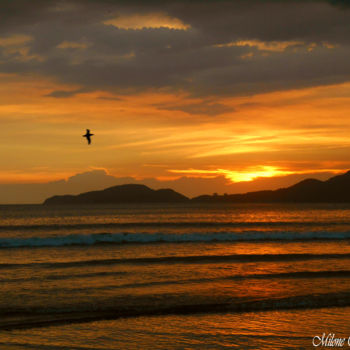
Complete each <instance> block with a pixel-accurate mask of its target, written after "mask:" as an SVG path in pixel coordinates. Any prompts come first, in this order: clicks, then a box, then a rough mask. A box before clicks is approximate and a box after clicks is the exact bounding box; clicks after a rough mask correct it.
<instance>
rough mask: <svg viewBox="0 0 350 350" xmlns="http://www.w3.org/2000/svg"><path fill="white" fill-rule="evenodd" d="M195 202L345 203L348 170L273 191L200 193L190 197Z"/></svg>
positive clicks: (349, 181)
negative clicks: (329, 176)
mask: <svg viewBox="0 0 350 350" xmlns="http://www.w3.org/2000/svg"><path fill="white" fill-rule="evenodd" d="M192 200H193V201H196V202H234V203H249V202H250V203H254V202H256V203H273V202H292V203H293V202H295V203H306V202H313V203H315V202H316V203H322V202H323V203H327V202H328V203H337V202H339V203H345V202H350V171H348V172H347V173H345V174H342V175H337V176H334V177H331V178H330V179H328V180H326V181H320V180H316V179H306V180H303V181H301V182H298V183H297V184H295V185H293V186H290V187H287V188H280V189H278V190H275V191H257V192H248V193H245V194H231V195H212V196H210V195H202V196H198V197H195V198H193V199H192Z"/></svg>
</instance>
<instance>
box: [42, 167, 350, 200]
mask: <svg viewBox="0 0 350 350" xmlns="http://www.w3.org/2000/svg"><path fill="white" fill-rule="evenodd" d="M189 201H191V202H232V203H274V202H276V203H277V202H285V203H287V202H291V203H293V202H294V203H307V202H311V203H312V202H313V203H322V202H323V203H327V202H328V203H337V202H338V203H346V202H350V171H348V172H347V173H345V174H342V175H337V176H334V177H331V178H330V179H328V180H326V181H320V180H316V179H306V180H303V181H301V182H298V183H297V184H295V185H293V186H290V187H287V188H280V189H278V190H274V191H272V190H266V191H257V192H248V193H244V194H229V195H228V194H225V195H217V194H214V195H201V196H198V197H195V198H192V200H190V199H189V198H187V197H186V196H184V195H182V194H180V193H178V192H175V191H174V190H172V189H161V190H152V189H151V188H149V187H147V186H145V185H138V184H129V185H121V186H113V187H109V188H106V189H105V190H102V191H91V192H85V193H82V194H79V195H76V196H74V195H65V196H53V197H50V198H48V199H46V200H45V201H44V204H45V205H51V204H98V203H184V202H189Z"/></svg>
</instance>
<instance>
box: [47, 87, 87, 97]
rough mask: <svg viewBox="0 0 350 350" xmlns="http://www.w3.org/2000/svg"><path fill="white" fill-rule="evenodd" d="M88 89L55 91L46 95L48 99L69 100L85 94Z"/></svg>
mask: <svg viewBox="0 0 350 350" xmlns="http://www.w3.org/2000/svg"><path fill="white" fill-rule="evenodd" d="M88 91H89V90H88V89H76V90H70V91H67V90H55V91H52V92H50V93H49V94H47V95H45V96H46V97H55V98H68V97H73V96H75V95H77V94H81V93H84V92H88Z"/></svg>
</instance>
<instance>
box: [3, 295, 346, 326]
mask: <svg viewBox="0 0 350 350" xmlns="http://www.w3.org/2000/svg"><path fill="white" fill-rule="evenodd" d="M126 298H127V299H124V298H122V299H120V300H118V302H116V300H115V299H112V300H110V301H109V302H108V301H107V302H106V303H104V304H103V305H100V306H99V308H96V305H95V304H91V305H89V304H87V303H84V304H80V305H79V304H75V305H74V306H73V307H72V310H71V311H70V310H68V309H65V311H64V312H62V310H60V309H52V308H46V309H44V310H43V309H42V308H38V309H35V308H30V310H25V309H22V310H9V309H6V310H0V311H1V313H2V314H3V315H5V316H4V317H3V318H2V319H1V320H0V330H14V329H30V328H35V327H48V326H53V325H65V324H72V323H84V322H94V321H102V320H113V319H118V318H125V317H140V316H155V315H191V314H199V313H200V314H213V313H214V314H215V313H216V314H217V313H242V312H257V311H273V310H288V309H314V308H324V307H327V308H329V307H348V306H350V293H349V292H340V293H324V294H306V295H297V296H291V297H282V298H277V297H276V298H272V299H268V298H262V299H258V300H256V299H253V300H246V299H240V298H236V299H235V300H232V299H225V298H224V299H222V300H221V301H218V300H217V299H215V297H213V298H210V297H209V298H207V301H206V302H205V303H203V302H196V301H194V300H193V298H189V299H187V298H185V300H184V299H183V298H175V299H172V298H169V297H167V296H164V301H163V302H162V303H159V302H157V303H154V300H153V298H151V299H147V298H146V299H145V298H144V297H136V298H133V300H132V302H131V303H130V302H128V301H130V298H129V296H128V297H126ZM13 315H17V317H16V318H13V317H12V316H13ZM6 316H9V318H7V317H6Z"/></svg>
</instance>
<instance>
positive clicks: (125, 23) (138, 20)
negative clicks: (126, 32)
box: [103, 12, 190, 30]
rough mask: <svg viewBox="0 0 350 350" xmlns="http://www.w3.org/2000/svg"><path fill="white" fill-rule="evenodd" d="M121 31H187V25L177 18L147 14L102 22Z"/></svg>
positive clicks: (160, 14) (122, 16)
mask: <svg viewBox="0 0 350 350" xmlns="http://www.w3.org/2000/svg"><path fill="white" fill-rule="evenodd" d="M103 23H104V24H106V25H112V26H114V27H117V28H121V29H143V28H169V29H178V30H187V29H188V28H190V26H189V25H188V24H185V23H183V22H182V21H181V20H179V19H178V18H174V17H170V16H168V15H167V14H164V13H161V12H159V13H148V14H139V15H121V16H117V17H115V18H112V19H109V20H107V21H105V22H103Z"/></svg>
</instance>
